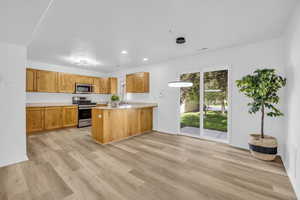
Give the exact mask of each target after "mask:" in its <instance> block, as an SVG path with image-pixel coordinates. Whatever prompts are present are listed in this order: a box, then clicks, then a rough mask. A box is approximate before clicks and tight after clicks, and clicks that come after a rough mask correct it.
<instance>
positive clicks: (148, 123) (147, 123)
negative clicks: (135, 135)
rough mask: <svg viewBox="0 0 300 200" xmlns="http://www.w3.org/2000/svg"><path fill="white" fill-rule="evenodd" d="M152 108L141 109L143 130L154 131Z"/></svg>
mask: <svg viewBox="0 0 300 200" xmlns="http://www.w3.org/2000/svg"><path fill="white" fill-rule="evenodd" d="M152 112H153V111H152V108H143V109H141V131H142V133H143V132H148V131H152Z"/></svg>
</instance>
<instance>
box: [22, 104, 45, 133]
mask: <svg viewBox="0 0 300 200" xmlns="http://www.w3.org/2000/svg"><path fill="white" fill-rule="evenodd" d="M44 111H45V109H44V108H43V107H34V108H26V131H27V133H33V132H37V131H42V130H44Z"/></svg>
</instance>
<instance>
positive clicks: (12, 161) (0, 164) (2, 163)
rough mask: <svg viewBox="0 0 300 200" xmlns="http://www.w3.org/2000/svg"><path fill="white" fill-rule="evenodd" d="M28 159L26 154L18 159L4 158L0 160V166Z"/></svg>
mask: <svg viewBox="0 0 300 200" xmlns="http://www.w3.org/2000/svg"><path fill="white" fill-rule="evenodd" d="M27 160H28V157H27V155H24V156H22V157H20V158H18V159H12V160H4V161H1V162H0V167H5V166H8V165H13V164H16V163H19V162H24V161H27Z"/></svg>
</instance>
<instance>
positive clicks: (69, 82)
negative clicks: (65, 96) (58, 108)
mask: <svg viewBox="0 0 300 200" xmlns="http://www.w3.org/2000/svg"><path fill="white" fill-rule="evenodd" d="M75 78H76V76H75V75H73V74H67V73H58V92H62V93H74V92H75V81H76V80H75Z"/></svg>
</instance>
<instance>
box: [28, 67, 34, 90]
mask: <svg viewBox="0 0 300 200" xmlns="http://www.w3.org/2000/svg"><path fill="white" fill-rule="evenodd" d="M26 91H27V92H35V91H36V70H34V69H26Z"/></svg>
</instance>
